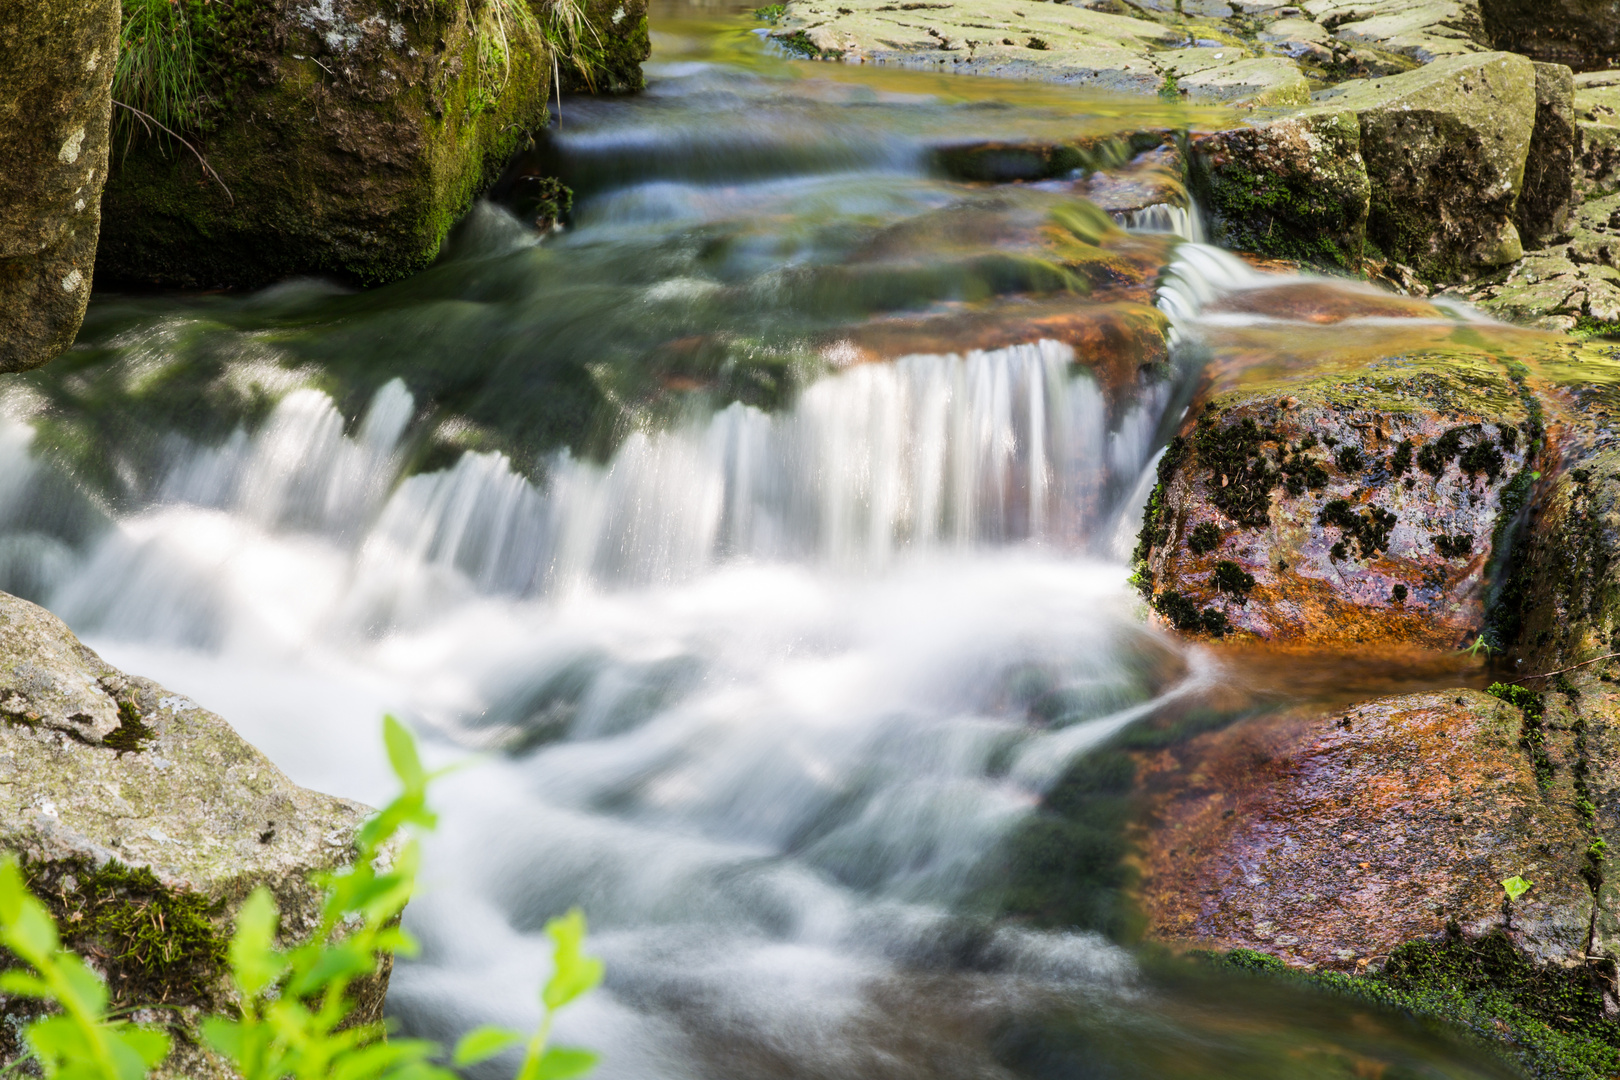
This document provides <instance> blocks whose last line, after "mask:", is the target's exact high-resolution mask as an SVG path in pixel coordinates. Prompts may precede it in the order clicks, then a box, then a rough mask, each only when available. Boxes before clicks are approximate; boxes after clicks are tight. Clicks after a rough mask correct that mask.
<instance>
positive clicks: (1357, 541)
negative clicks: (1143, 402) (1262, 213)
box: [1135, 287, 1539, 648]
mask: <svg viewBox="0 0 1620 1080" xmlns="http://www.w3.org/2000/svg"><path fill="white" fill-rule="evenodd" d="M1296 291H1300V290H1299V289H1298V288H1295V289H1283V290H1279V295H1277V296H1275V297H1273V298H1271V299H1270V302H1269V303H1268V302H1265V300H1266V297H1265V296H1264V295H1263V294H1262V293H1261V292H1259V291H1257V292H1251V293H1250V294H1248V295H1246V296H1245V295H1243V294H1239V296H1238V299H1237V301H1236V302H1238V303H1241V304H1242V305H1243V306H1242V307H1241V308H1240V309H1239V310H1243V311H1245V312H1248V313H1261V314H1267V315H1269V316H1271V317H1272V318H1277V317H1279V316H1283V317H1286V318H1289V319H1295V320H1301V321H1306V322H1318V323H1320V322H1334V321H1337V320H1339V319H1341V318H1342V317H1343V313H1342V312H1339V311H1336V310H1333V309H1332V308H1327V309H1321V310H1316V309H1315V308H1313V306H1312V305H1311V304H1310V302H1309V297H1308V296H1306V297H1303V298H1302V297H1299V296H1294V295H1292V293H1293V292H1296ZM1304 291H1307V292H1308V291H1309V287H1304ZM1367 303H1368V305H1369V307H1368V309H1367V310H1368V311H1369V312H1376V311H1384V312H1387V314H1394V315H1397V316H1399V315H1401V314H1403V311H1402V307H1401V306H1402V305H1411V304H1415V303H1417V302H1415V301H1408V300H1400V299H1399V298H1393V297H1390V298H1380V297H1379V296H1378V294H1375V293H1371V292H1370V291H1369V293H1368V298H1367ZM1380 304H1382V305H1384V306H1383V307H1382V308H1380V307H1379V306H1378V305H1380ZM1404 314H1408V315H1409V314H1414V313H1413V312H1404ZM1437 314H1438V313H1432V315H1437ZM1431 317H1432V316H1431ZM1444 333H1445V332H1444V331H1443V330H1439V331H1438V332H1437V333H1436V334H1435V335H1434V336H1435V337H1437V338H1439V340H1438V341H1436V340H1433V339H1432V338H1431V339H1430V340H1428V341H1427V342H1425V341H1424V337H1423V335H1422V334H1417V335H1414V338H1413V341H1412V344H1413V345H1414V346H1416V345H1419V344H1427V347H1426V348H1414V349H1413V351H1412V352H1410V353H1406V354H1404V355H1398V356H1386V357H1384V358H1382V359H1378V358H1373V359H1366V358H1359V357H1354V356H1353V355H1348V354H1347V355H1346V356H1345V358H1344V361H1343V363H1342V364H1341V365H1338V366H1337V368H1336V369H1335V368H1329V369H1328V370H1325V371H1324V370H1322V369H1320V368H1318V369H1317V370H1293V371H1287V369H1286V366H1284V368H1285V371H1287V373H1286V374H1282V375H1278V374H1276V369H1275V368H1272V369H1269V370H1267V369H1261V370H1260V371H1259V372H1258V373H1257V374H1255V375H1252V376H1242V377H1238V378H1234V379H1231V380H1228V381H1226V382H1225V383H1224V385H1223V384H1222V383H1217V384H1216V386H1215V388H1214V390H1213V392H1212V394H1211V396H1210V397H1209V399H1208V400H1207V403H1206V404H1204V405H1203V407H1202V408H1195V409H1194V410H1193V411H1192V413H1191V414H1190V417H1189V420H1188V421H1187V423H1186V425H1185V427H1184V428H1183V430H1182V432H1181V433H1180V434H1179V435H1178V436H1177V438H1176V439H1175V440H1174V441H1173V442H1172V443H1171V444H1170V447H1169V449H1167V450H1166V452H1165V454H1164V456H1163V458H1161V460H1160V466H1159V484H1158V487H1157V488H1156V490H1155V491H1154V494H1153V497H1152V500H1151V502H1150V504H1149V508H1148V511H1147V514H1146V516H1145V518H1144V523H1143V529H1142V533H1141V536H1140V539H1139V542H1138V546H1137V550H1136V559H1135V564H1136V565H1135V569H1136V575H1137V581H1138V584H1139V585H1140V587H1141V588H1142V590H1143V595H1144V596H1145V597H1146V598H1147V599H1148V600H1149V602H1150V603H1151V604H1152V606H1153V608H1154V610H1155V611H1157V612H1158V613H1159V615H1160V616H1161V617H1162V618H1163V619H1164V620H1165V621H1166V622H1168V623H1169V624H1170V625H1172V626H1174V627H1176V628H1177V629H1180V630H1183V631H1186V632H1190V633H1201V634H1212V635H1214V636H1225V635H1228V634H1233V633H1240V634H1252V635H1254V636H1255V637H1258V638H1262V639H1266V640H1271V641H1276V642H1280V643H1289V644H1307V643H1314V644H1322V645H1332V646H1335V647H1341V646H1345V645H1351V644H1372V643H1379V642H1383V643H1390V642H1406V643H1414V644H1423V645H1429V646H1435V647H1442V648H1455V647H1457V646H1458V645H1460V644H1463V643H1465V641H1466V640H1467V639H1468V638H1469V637H1471V636H1472V635H1474V634H1475V633H1477V632H1478V631H1479V630H1480V629H1481V627H1482V626H1483V620H1484V613H1485V599H1486V586H1487V582H1488V581H1489V580H1490V570H1491V567H1492V555H1493V552H1494V551H1495V550H1496V547H1497V546H1498V544H1499V542H1500V540H1501V538H1502V536H1503V535H1504V530H1505V529H1506V528H1507V525H1506V524H1505V522H1508V521H1510V520H1511V518H1512V515H1513V513H1514V512H1515V511H1516V509H1517V507H1518V505H1520V504H1521V503H1522V501H1523V499H1524V496H1525V488H1526V486H1527V484H1528V483H1529V479H1528V478H1529V476H1530V471H1531V459H1532V456H1533V454H1534V452H1535V447H1536V445H1537V439H1538V437H1539V436H1538V430H1537V427H1536V422H1535V420H1534V417H1533V414H1532V412H1531V411H1530V409H1529V408H1527V405H1526V401H1525V399H1524V397H1523V396H1522V395H1523V391H1522V390H1521V388H1520V386H1519V384H1518V383H1517V382H1516V381H1515V378H1514V371H1513V370H1510V369H1509V368H1508V367H1507V366H1506V365H1505V364H1503V363H1502V362H1500V361H1498V360H1497V359H1496V358H1495V357H1493V356H1492V355H1491V354H1489V353H1488V352H1485V351H1484V350H1478V351H1476V350H1474V349H1471V348H1468V347H1466V346H1462V345H1461V344H1460V343H1451V344H1447V343H1446V342H1445V338H1444V336H1443V335H1444Z"/></svg>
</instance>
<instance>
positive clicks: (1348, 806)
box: [1138, 690, 1594, 970]
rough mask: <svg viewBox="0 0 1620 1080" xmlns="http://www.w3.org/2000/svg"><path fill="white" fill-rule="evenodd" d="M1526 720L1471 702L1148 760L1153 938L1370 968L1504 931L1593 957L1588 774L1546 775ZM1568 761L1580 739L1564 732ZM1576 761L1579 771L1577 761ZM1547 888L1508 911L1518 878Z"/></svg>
mask: <svg viewBox="0 0 1620 1080" xmlns="http://www.w3.org/2000/svg"><path fill="white" fill-rule="evenodd" d="M1524 724H1525V720H1524V717H1523V714H1522V713H1521V712H1520V710H1519V709H1517V708H1514V707H1512V706H1510V705H1508V704H1506V703H1505V702H1503V701H1499V700H1497V699H1496V698H1494V697H1491V696H1489V695H1486V694H1483V693H1480V692H1478V691H1473V690H1447V691H1442V692H1435V693H1424V694H1412V695H1407V696H1403V697H1394V698H1382V699H1378V700H1375V701H1372V702H1369V703H1367V704H1364V705H1361V706H1359V707H1352V708H1349V709H1344V710H1338V711H1334V712H1332V713H1330V714H1327V715H1323V714H1321V713H1320V712H1318V711H1314V710H1304V711H1296V712H1293V713H1283V714H1280V715H1274V716H1272V717H1269V718H1264V719H1257V720H1251V721H1248V722H1244V723H1240V724H1238V725H1235V726H1233V727H1230V728H1227V729H1224V730H1221V731H1217V732H1211V733H1206V734H1204V735H1201V736H1198V737H1197V738H1195V739H1193V740H1191V741H1189V742H1187V743H1184V744H1181V745H1179V746H1176V747H1172V748H1169V749H1164V750H1159V751H1154V752H1151V753H1148V754H1146V755H1144V756H1143V758H1142V760H1141V766H1142V768H1141V775H1142V778H1143V783H1144V787H1145V792H1146V794H1145V798H1146V800H1147V806H1148V813H1147V815H1146V817H1145V821H1146V824H1145V825H1144V826H1143V827H1142V829H1141V832H1140V835H1139V838H1138V839H1139V852H1140V859H1141V870H1142V878H1141V885H1140V901H1141V905H1142V909H1143V914H1144V916H1145V918H1146V932H1147V935H1148V936H1149V937H1150V938H1153V939H1157V940H1160V941H1165V942H1171V943H1176V944H1187V945H1193V944H1196V945H1198V946H1201V947H1219V948H1237V947H1243V948H1251V949H1258V950H1261V951H1264V952H1268V953H1272V954H1274V955H1277V956H1279V957H1282V958H1284V959H1285V960H1287V961H1288V962H1289V963H1292V964H1297V965H1310V966H1317V967H1327V968H1340V969H1346V970H1356V969H1358V968H1361V967H1364V966H1366V965H1367V964H1369V963H1374V962H1376V961H1377V959H1378V958H1380V957H1382V956H1385V955H1387V954H1388V953H1389V952H1390V951H1391V950H1393V949H1394V948H1395V947H1396V946H1398V945H1401V944H1402V943H1404V942H1407V941H1411V940H1414V939H1420V938H1433V937H1439V936H1443V935H1444V934H1445V933H1446V932H1447V928H1448V925H1450V926H1452V927H1454V928H1457V929H1460V930H1461V931H1462V932H1464V933H1466V934H1469V935H1481V934H1485V933H1488V932H1490V931H1492V930H1494V929H1496V928H1501V929H1503V930H1504V931H1505V932H1506V933H1507V934H1508V936H1509V938H1510V939H1511V940H1512V941H1513V943H1514V944H1515V945H1516V946H1517V947H1518V948H1520V949H1522V950H1523V951H1524V952H1525V953H1526V954H1527V955H1529V956H1531V957H1533V958H1536V959H1538V960H1542V961H1550V962H1558V963H1563V964H1575V963H1584V960H1583V957H1584V956H1585V955H1586V952H1587V947H1588V938H1589V934H1590V928H1591V922H1592V916H1593V904H1594V902H1593V897H1592V892H1591V888H1590V886H1589V885H1588V883H1587V881H1586V879H1585V878H1584V877H1583V876H1582V869H1583V867H1584V866H1585V853H1586V851H1587V847H1588V844H1589V842H1590V836H1591V834H1590V832H1589V830H1588V828H1587V826H1586V825H1585V824H1584V823H1583V821H1582V819H1581V815H1580V813H1579V812H1578V810H1577V808H1576V805H1575V792H1574V788H1573V786H1572V777H1573V773H1574V770H1573V769H1571V768H1568V767H1555V768H1554V769H1553V771H1552V772H1551V776H1550V778H1547V777H1545V776H1544V777H1543V779H1544V780H1546V783H1545V784H1543V783H1542V782H1538V776H1537V769H1536V765H1535V763H1534V761H1533V760H1532V756H1531V754H1530V753H1529V752H1527V751H1526V750H1525V749H1524V748H1523V747H1521V745H1520V743H1521V738H1522V736H1523V733H1524V732H1523V728H1524ZM1548 742H1549V744H1554V745H1552V750H1551V754H1552V756H1553V757H1554V758H1557V757H1560V756H1562V757H1565V758H1568V756H1569V755H1570V754H1571V753H1572V750H1571V748H1570V746H1569V739H1568V738H1567V735H1557V734H1556V733H1555V737H1553V738H1551V739H1549V740H1548ZM1562 764H1564V765H1566V766H1567V765H1568V761H1565V762H1563V763H1562ZM1514 876H1520V877H1523V878H1525V879H1527V880H1529V881H1530V882H1531V883H1532V887H1531V888H1530V890H1529V891H1528V892H1527V893H1525V894H1524V895H1523V896H1521V897H1520V898H1519V899H1518V900H1516V901H1512V902H1508V901H1507V898H1506V896H1505V893H1504V890H1503V887H1502V882H1503V881H1504V880H1505V879H1507V878H1511V877H1514Z"/></svg>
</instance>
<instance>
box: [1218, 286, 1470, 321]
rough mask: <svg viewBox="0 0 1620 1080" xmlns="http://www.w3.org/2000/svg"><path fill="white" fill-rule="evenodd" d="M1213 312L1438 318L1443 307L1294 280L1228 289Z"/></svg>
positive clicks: (1317, 318)
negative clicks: (1251, 287)
mask: <svg viewBox="0 0 1620 1080" xmlns="http://www.w3.org/2000/svg"><path fill="white" fill-rule="evenodd" d="M1204 310H1205V311H1206V312H1208V313H1210V314H1217V315H1219V314H1228V313H1233V314H1244V315H1265V316H1270V317H1271V318H1274V319H1290V320H1297V321H1303V322H1309V323H1337V322H1343V321H1344V320H1345V319H1438V318H1442V317H1443V315H1442V313H1441V312H1440V309H1439V308H1436V307H1435V306H1434V305H1433V304H1431V303H1428V302H1427V301H1424V300H1415V299H1412V298H1411V297H1406V296H1396V295H1394V294H1392V293H1387V292H1380V291H1379V290H1377V289H1371V288H1357V287H1355V286H1351V285H1347V284H1346V283H1344V282H1338V281H1291V282H1288V283H1286V284H1282V285H1268V286H1262V287H1260V288H1257V289H1244V290H1241V291H1239V292H1232V293H1227V294H1226V295H1225V296H1223V297H1221V298H1220V299H1218V300H1216V301H1215V302H1214V303H1212V304H1210V305H1209V306H1208V307H1206V308H1205V309H1204Z"/></svg>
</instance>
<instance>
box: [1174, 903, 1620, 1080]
mask: <svg viewBox="0 0 1620 1080" xmlns="http://www.w3.org/2000/svg"><path fill="white" fill-rule="evenodd" d="M1205 959H1206V960H1207V961H1208V962H1210V963H1213V964H1216V965H1218V966H1221V967H1224V968H1228V969H1232V970H1236V971H1246V972H1251V973H1254V974H1255V975H1257V976H1259V977H1264V978H1269V979H1284V980H1288V981H1291V982H1294V983H1297V984H1298V985H1300V986H1301V987H1302V988H1309V989H1314V990H1318V991H1322V992H1326V993H1330V994H1339V995H1345V996H1348V997H1353V998H1356V999H1359V1000H1362V1001H1367V1002H1372V1003H1375V1004H1378V1005H1382V1006H1385V1007H1387V1008H1391V1009H1396V1010H1400V1011H1402V1012H1405V1013H1407V1014H1408V1015H1410V1016H1412V1017H1414V1018H1416V1019H1418V1020H1420V1021H1422V1022H1424V1023H1427V1024H1431V1025H1436V1026H1443V1027H1448V1028H1452V1029H1461V1030H1463V1031H1465V1032H1467V1033H1468V1034H1469V1035H1471V1036H1472V1037H1473V1038H1474V1039H1476V1040H1477V1041H1478V1042H1479V1043H1480V1044H1481V1045H1482V1046H1485V1047H1487V1048H1489V1049H1491V1050H1492V1051H1494V1052H1495V1053H1496V1054H1497V1055H1499V1056H1500V1057H1502V1058H1504V1059H1506V1060H1508V1061H1511V1062H1513V1063H1515V1064H1517V1065H1518V1066H1519V1067H1521V1068H1523V1069H1524V1070H1525V1072H1526V1073H1527V1074H1529V1075H1530V1076H1531V1077H1534V1078H1536V1080H1555V1078H1556V1080H1599V1078H1604V1077H1610V1076H1613V1075H1614V1074H1615V1072H1616V1071H1620V1023H1617V1022H1616V1021H1615V1020H1612V1019H1609V1018H1608V1017H1606V1016H1605V1015H1604V1011H1603V994H1602V991H1601V989H1600V980H1599V979H1598V978H1597V977H1596V973H1595V972H1593V971H1590V970H1589V969H1586V968H1563V967H1556V966H1551V965H1548V966H1542V965H1538V964H1535V963H1533V962H1531V961H1530V960H1528V959H1527V958H1526V957H1525V956H1524V955H1523V954H1521V953H1520V952H1519V951H1518V950H1516V949H1515V948H1514V947H1513V945H1512V943H1511V942H1510V941H1508V939H1507V937H1506V936H1505V935H1503V934H1501V933H1493V934H1489V935H1486V936H1485V937H1482V938H1476V939H1469V938H1464V937H1463V936H1462V935H1461V934H1457V933H1452V934H1449V935H1447V936H1446V937H1445V938H1444V939H1442V940H1440V941H1414V942H1409V943H1408V944H1406V945H1402V946H1401V947H1400V948H1398V949H1396V950H1395V951H1394V952H1393V953H1392V954H1391V955H1390V957H1389V959H1388V960H1387V961H1386V962H1385V964H1384V967H1383V970H1381V971H1377V972H1371V973H1369V974H1366V975H1356V976H1352V975H1344V974H1341V973H1338V972H1309V971H1300V970H1296V969H1289V968H1287V967H1285V966H1284V965H1283V964H1282V962H1281V961H1279V960H1277V959H1276V958H1275V957H1270V956H1266V955H1265V954H1263V953H1256V952H1252V951H1250V950H1246V949H1244V950H1234V951H1233V952H1231V953H1225V954H1219V955H1210V956H1206V957H1205Z"/></svg>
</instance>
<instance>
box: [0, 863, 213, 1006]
mask: <svg viewBox="0 0 1620 1080" xmlns="http://www.w3.org/2000/svg"><path fill="white" fill-rule="evenodd" d="M25 871H26V873H27V874H28V876H29V887H30V888H32V889H33V890H34V891H35V892H36V893H37V894H38V895H39V896H40V897H41V898H42V899H43V900H45V902H46V903H47V904H48V905H49V906H50V908H51V912H52V914H53V915H55V916H56V920H57V924H58V925H59V926H60V927H61V932H62V937H63V940H64V942H65V944H66V945H67V946H68V947H69V948H71V949H74V950H75V951H77V952H78V953H79V954H80V955H82V956H85V957H87V958H90V959H93V960H95V961H97V962H98V963H99V964H100V966H101V967H102V968H103V969H104V970H105V971H106V973H107V982H108V988H109V989H110V990H111V992H112V1000H113V1004H114V1007H118V1006H120V1005H150V1004H163V1005H204V1004H209V1003H211V1002H212V1001H213V999H214V997H215V996H216V994H217V990H216V987H215V984H216V983H217V981H218V980H219V978H220V976H221V974H222V972H223V971H224V969H225V959H226V956H225V949H226V940H225V937H224V935H223V934H222V933H221V931H220V929H219V928H218V926H217V925H216V923H215V919H217V918H219V917H220V915H221V914H222V912H221V911H220V910H219V909H218V906H217V905H214V904H211V903H210V902H209V901H208V899H207V898H205V897H203V896H201V895H199V894H197V893H189V892H181V891H177V890H173V889H169V888H167V887H165V886H164V885H163V884H162V883H161V882H159V881H158V879H157V878H156V877H155V876H154V875H153V874H152V871H151V870H149V869H147V868H146V867H133V868H132V867H129V866H125V865H124V864H122V863H120V862H117V861H116V860H114V861H112V862H109V863H107V864H106V865H105V866H102V867H100V868H97V867H94V866H93V865H91V864H90V863H88V862H82V861H76V862H65V863H49V864H35V865H33V866H30V867H26V868H25Z"/></svg>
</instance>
